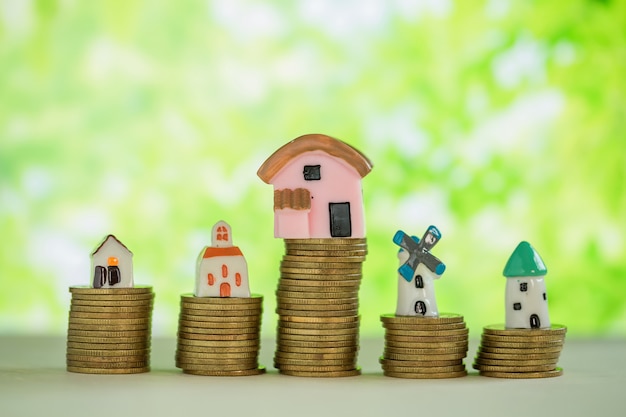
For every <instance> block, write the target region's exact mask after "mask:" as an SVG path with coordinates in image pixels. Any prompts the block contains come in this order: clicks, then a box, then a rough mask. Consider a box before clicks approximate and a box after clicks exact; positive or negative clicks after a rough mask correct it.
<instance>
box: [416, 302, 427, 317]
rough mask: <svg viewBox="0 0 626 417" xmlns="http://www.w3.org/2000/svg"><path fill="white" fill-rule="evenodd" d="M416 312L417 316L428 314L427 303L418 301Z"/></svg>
mask: <svg viewBox="0 0 626 417" xmlns="http://www.w3.org/2000/svg"><path fill="white" fill-rule="evenodd" d="M415 312H416V313H417V314H421V315H424V314H426V303H425V302H423V301H418V302H416V303H415Z"/></svg>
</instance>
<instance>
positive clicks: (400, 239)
mask: <svg viewBox="0 0 626 417" xmlns="http://www.w3.org/2000/svg"><path fill="white" fill-rule="evenodd" d="M439 239H441V233H440V232H439V229H437V228H436V227H435V226H429V227H428V229H427V230H426V232H425V233H424V236H422V239H421V240H420V239H419V238H418V237H416V236H409V235H407V234H406V233H404V232H403V231H402V230H398V231H397V232H396V234H395V235H394V237H393V243H395V244H396V245H398V246H400V247H401V248H402V249H404V250H405V251H407V252H408V253H409V258H408V259H407V261H406V262H405V263H404V264H403V265H401V266H400V268H398V273H399V274H400V275H401V276H402V277H403V278H404V279H405V280H407V282H411V280H412V279H413V277H414V275H415V270H416V269H417V267H418V266H419V264H424V266H426V268H428V269H429V270H430V271H432V272H434V273H435V274H437V275H441V274H443V272H444V271H445V270H446V266H445V265H444V263H443V262H441V261H440V260H439V259H438V258H437V257H436V256H434V255H433V254H432V253H430V250H431V249H432V248H433V247H434V246H435V245H436V244H437V242H438V241H439Z"/></svg>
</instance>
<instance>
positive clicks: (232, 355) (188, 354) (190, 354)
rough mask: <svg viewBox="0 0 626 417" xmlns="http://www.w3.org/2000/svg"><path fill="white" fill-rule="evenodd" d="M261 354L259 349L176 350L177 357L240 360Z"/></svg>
mask: <svg viewBox="0 0 626 417" xmlns="http://www.w3.org/2000/svg"><path fill="white" fill-rule="evenodd" d="M258 356H259V353H258V351H256V350H254V351H251V352H238V353H225V352H223V351H222V352H220V353H202V352H187V351H184V350H183V351H181V350H177V351H176V357H178V358H181V359H182V358H189V359H209V360H221V359H238V360H246V359H255V360H256V358H257V357H258Z"/></svg>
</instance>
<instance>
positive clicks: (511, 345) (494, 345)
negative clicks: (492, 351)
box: [480, 339, 563, 349]
mask: <svg viewBox="0 0 626 417" xmlns="http://www.w3.org/2000/svg"><path fill="white" fill-rule="evenodd" d="M480 344H481V346H482V347H490V348H508V349H531V348H557V347H558V348H562V347H563V340H561V341H554V342H515V343H505V342H494V341H491V340H485V339H481V341H480Z"/></svg>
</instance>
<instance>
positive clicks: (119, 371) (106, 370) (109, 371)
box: [67, 365, 150, 374]
mask: <svg viewBox="0 0 626 417" xmlns="http://www.w3.org/2000/svg"><path fill="white" fill-rule="evenodd" d="M67 371H68V372H74V373H79V374H140V373H144V372H150V367H149V366H144V367H139V368H122V369H112V368H90V367H82V366H69V365H68V366H67Z"/></svg>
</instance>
